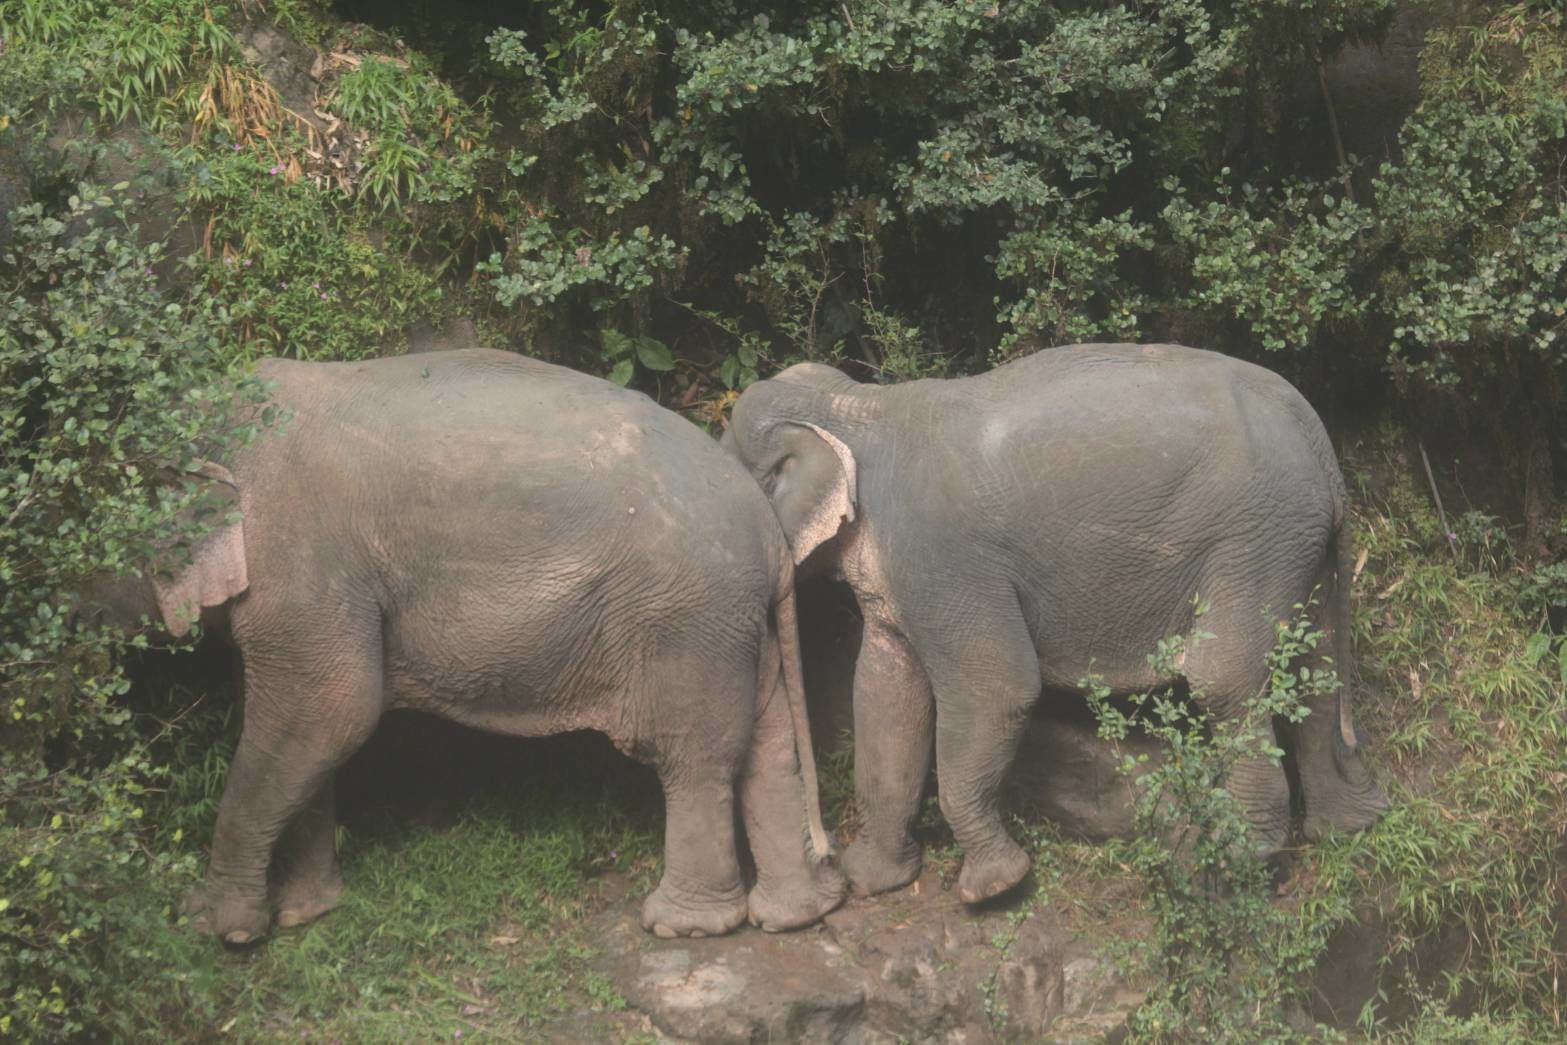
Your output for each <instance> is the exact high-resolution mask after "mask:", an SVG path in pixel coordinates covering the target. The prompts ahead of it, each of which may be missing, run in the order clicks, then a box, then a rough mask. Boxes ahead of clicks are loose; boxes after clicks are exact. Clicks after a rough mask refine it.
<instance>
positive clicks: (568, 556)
mask: <svg viewBox="0 0 1567 1045" xmlns="http://www.w3.org/2000/svg"><path fill="white" fill-rule="evenodd" d="M260 373H261V376H262V377H263V378H264V379H266V380H267V381H269V382H274V383H275V386H274V388H273V390H272V391H271V392H270V393H269V394H270V396H271V403H272V404H273V405H275V406H279V407H282V408H284V410H285V411H286V412H287V414H288V415H289V416H288V417H287V419H286V421H285V422H284V423H283V424H282V425H281V427H280V428H278V429H276V430H274V431H271V432H268V433H265V434H263V435H262V436H260V437H259V438H258V439H257V440H256V441H254V442H253V443H252V444H251V445H249V446H248V447H245V448H243V449H241V450H238V451H236V452H234V453H233V454H232V455H231V457H230V459H228V460H227V461H226V462H225V463H226V465H227V468H226V469H223V468H218V467H217V466H212V467H210V468H209V469H208V470H207V471H208V474H209V476H210V477H212V478H213V479H215V480H219V481H220V482H219V485H218V489H220V490H227V491H231V492H232V495H233V496H235V497H237V500H238V505H239V507H240V509H241V510H242V519H241V520H240V521H238V522H234V523H232V524H229V525H224V526H222V527H220V528H219V529H217V530H216V531H215V532H213V533H211V534H210V536H208V537H206V538H204V539H203V540H202V541H200V542H199V543H198V545H197V547H196V548H195V549H194V551H193V553H192V554H191V555H190V556H189V561H188V562H186V563H185V564H183V565H182V566H181V567H180V568H179V569H177V570H175V571H172V572H168V571H165V572H163V573H161V574H159V575H156V576H154V577H153V578H152V580H151V581H150V583H149V582H142V583H140V584H136V585H133V584H132V582H122V583H119V584H117V585H115V586H112V590H100V591H99V592H98V593H97V594H98V596H99V601H100V603H103V604H106V605H107V607H108V610H109V612H111V613H117V614H119V615H122V616H123V615H127V614H132V615H133V614H135V613H136V612H138V611H139V610H142V609H146V610H148V611H153V612H155V613H156V614H157V615H158V616H159V617H161V619H162V621H163V622H164V624H165V625H166V626H167V627H168V628H169V629H170V630H171V631H173V632H174V633H175V634H181V633H183V632H185V631H186V630H188V628H189V623H190V621H191V619H192V618H193V617H194V616H195V615H196V614H197V613H199V614H200V617H201V620H202V622H203V624H204V625H208V626H211V627H215V628H220V629H222V630H224V631H226V632H227V633H228V634H229V635H230V636H231V637H232V639H233V642H234V644H235V645H236V646H237V647H238V649H239V651H240V653H241V656H242V658H243V665H244V685H245V704H244V724H243V728H242V731H241V734H240V738H239V746H238V750H237V751H236V752H235V755H234V760H233V764H232V766H231V768H230V771H229V778H228V783H227V786H226V788H225V790H224V794H223V800H222V805H221V807H220V810H219V813H218V823H217V831H216V834H215V837H214V839H213V843H212V859H211V864H210V868H209V871H208V874H207V880H206V884H205V886H204V888H203V890H202V894H201V895H200V896H199V897H198V900H199V902H198V904H197V908H198V910H199V911H200V912H201V917H202V919H203V920H204V921H205V922H206V923H207V925H208V926H209V927H210V929H211V930H212V931H213V932H215V933H217V934H218V935H219V936H221V937H222V938H223V939H224V940H226V941H229V942H230V943H244V942H247V941H251V940H254V939H257V938H259V937H260V936H261V935H263V934H264V933H265V932H266V931H267V930H268V928H269V926H270V923H271V910H270V906H269V896H268V887H267V876H268V868H269V865H270V864H272V863H273V862H274V859H276V862H277V866H278V869H279V871H280V872H281V874H282V876H283V880H282V882H281V884H280V885H279V886H278V887H277V888H276V891H275V894H274V896H273V897H271V899H272V900H274V901H275V903H276V907H277V909H278V924H280V925H282V926H284V927H287V926H290V925H297V924H300V923H302V922H305V921H308V920H310V919H312V918H315V917H317V916H318V915H320V914H322V913H324V912H325V911H326V910H328V909H329V908H330V907H331V906H332V905H333V904H334V902H335V900H336V898H337V896H338V894H339V893H340V892H341V890H342V884H341V879H340V877H339V872H338V867H337V861H336V854H335V852H334V847H333V833H334V813H333V794H332V774H333V770H334V769H336V768H337V767H338V766H340V765H341V764H342V763H343V762H344V760H346V759H347V758H348V757H349V755H351V754H352V753H353V752H354V750H355V749H356V748H358V747H359V746H360V745H361V744H362V743H364V741H365V739H366V738H367V737H369V736H370V734H371V731H372V730H373V729H374V728H375V725H376V722H377V720H378V719H379V718H380V717H381V714H382V713H383V712H384V711H385V710H387V709H389V708H420V709H423V710H425V711H430V712H434V713H437V714H439V715H442V716H444V717H446V718H450V719H453V720H455V721H457V722H461V723H464V724H466V725H469V726H474V727H477V728H480V729H485V730H490V731H494V732H500V733H507V734H512V735H517V736H539V735H544V734H550V733H559V732H564V731H567V730H580V729H593V730H599V731H602V732H604V733H606V734H608V735H609V736H610V738H611V739H612V740H613V741H614V742H615V744H616V745H617V746H618V747H619V748H620V749H621V750H622V751H624V752H626V753H627V754H629V755H631V756H632V757H635V758H638V759H640V760H643V761H647V762H651V763H652V765H653V766H655V767H656V769H657V771H658V775H659V779H660V782H661V784H662V786H663V790H664V795H665V802H666V807H667V814H668V815H667V826H666V828H665V868H664V875H663V879H662V881H661V882H660V884H659V886H658V888H657V889H656V890H655V891H654V892H653V893H652V895H650V896H649V897H648V898H647V900H646V902H645V903H644V905H643V912H642V920H643V924H644V926H645V927H647V928H648V929H650V930H652V931H653V932H656V933H658V934H659V935H663V936H674V935H686V934H689V935H703V934H718V933H724V932H728V931H730V930H731V929H734V928H735V927H736V926H737V925H738V924H739V923H740V922H742V921H744V920H745V919H746V918H747V916H749V917H750V919H751V920H752V921H753V922H754V923H756V924H758V925H760V926H761V927H762V928H764V929H768V930H779V929H788V928H793V927H796V926H800V925H804V924H807V923H810V922H812V921H815V920H816V919H817V918H819V917H820V916H821V915H822V914H824V913H826V912H827V911H829V910H831V909H832V908H833V907H834V906H836V905H837V904H838V903H839V902H840V901H841V899H842V897H843V894H844V892H845V891H846V889H845V883H844V880H843V876H842V874H841V872H839V871H838V870H837V868H836V867H835V866H834V865H833V864H832V863H831V862H830V861H825V860H824V857H825V856H826V855H827V840H826V835H825V832H823V830H822V828H821V820H820V814H819V812H818V810H817V808H816V778H815V768H814V764H813V761H812V757H811V751H810V741H809V737H810V734H809V731H808V730H807V729H806V728H805V706H804V693H803V687H802V683H801V676H800V667H799V651H798V645H797V641H798V640H797V637H796V629H795V616H794V614H795V609H794V594H793V564H792V562H791V560H790V557H789V547H788V544H787V542H786V541H785V539H784V536H783V534H782V532H781V531H780V529H779V526H778V523H777V520H776V518H775V517H774V515H773V512H772V510H771V509H770V508H769V506H768V503H767V500H766V498H765V497H764V496H763V495H762V492H761V491H760V490H759V489H758V488H757V486H756V483H755V482H754V481H753V480H752V479H751V477H750V476H749V475H747V474H746V472H745V471H744V469H742V468H741V467H740V466H739V465H738V464H736V463H735V462H734V461H733V459H731V458H730V457H729V456H727V455H726V454H724V453H723V452H722V451H721V450H720V449H719V447H718V446H717V444H716V443H714V441H713V440H712V439H710V438H709V437H707V436H706V435H704V434H703V433H702V432H701V431H700V430H698V429H697V428H696V427H695V426H693V425H691V424H689V423H688V422H686V421H685V420H683V419H682V418H680V417H679V416H678V415H676V414H673V413H670V412H669V411H666V410H663V409H661V408H659V407H658V406H657V405H655V404H654V403H653V402H652V401H651V400H649V399H648V398H647V397H645V396H642V395H639V394H637V393H634V392H628V391H625V390H624V389H621V388H618V387H616V386H614V385H612V384H610V383H609V382H606V381H601V380H599V379H597V378H593V377H588V376H585V375H582V374H578V373H575V372H573V371H570V370H566V369H564V368H561V367H556V366H551V365H549V364H546V363H541V362H537V361H535V360H531V359H527V358H524V357H521V356H517V355H514V354H511V353H507V352H496V351H488V350H483V349H478V350H463V351H454V352H445V353H440V354H436V355H422V356H407V357H401V358H394V359H382V360H376V361H373V362H364V363H300V362H292V361H286V360H269V361H267V362H264V363H262V364H261V368H260ZM154 602H155V605H154ZM737 789H738V803H739V811H740V813H741V815H742V819H743V821H744V824H745V828H746V834H747V837H748V839H749V842H750V846H751V850H752V855H753V856H754V858H755V865H756V872H757V873H756V881H755V885H754V887H753V888H752V889H751V890H750V892H749V894H747V892H746V890H745V889H744V888H743V884H742V880H741V872H740V866H739V863H738V861H737V859H736V839H735V813H736V797H737ZM808 836H809V837H808Z"/></svg>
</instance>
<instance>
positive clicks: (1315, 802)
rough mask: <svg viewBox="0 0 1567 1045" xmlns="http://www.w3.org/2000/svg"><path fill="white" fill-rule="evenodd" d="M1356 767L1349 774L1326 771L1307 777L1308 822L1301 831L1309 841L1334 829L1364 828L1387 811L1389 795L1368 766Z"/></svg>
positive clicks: (1345, 830)
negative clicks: (1343, 774)
mask: <svg viewBox="0 0 1567 1045" xmlns="http://www.w3.org/2000/svg"><path fill="white" fill-rule="evenodd" d="M1356 768H1357V769H1358V770H1359V771H1358V772H1354V773H1351V774H1350V775H1349V778H1346V777H1344V776H1340V775H1339V774H1337V773H1324V774H1322V775H1321V778H1320V779H1313V780H1306V781H1303V790H1304V792H1305V794H1304V796H1303V797H1304V799H1305V803H1306V822H1305V824H1304V825H1303V826H1302V828H1301V831H1302V833H1303V834H1304V835H1305V836H1306V840H1307V841H1310V842H1316V841H1320V840H1321V839H1322V838H1324V837H1326V836H1327V835H1328V834H1330V833H1332V832H1334V831H1343V832H1354V831H1361V830H1364V829H1365V828H1368V827H1370V826H1371V825H1372V824H1374V823H1376V822H1377V821H1378V820H1380V819H1381V818H1382V814H1383V813H1386V812H1387V809H1388V800H1387V795H1386V794H1385V793H1384V792H1383V790H1382V789H1381V788H1380V787H1378V786H1377V785H1376V784H1375V783H1373V782H1372V780H1371V776H1370V774H1368V773H1367V772H1366V771H1365V769H1364V767H1359V766H1357V767H1356Z"/></svg>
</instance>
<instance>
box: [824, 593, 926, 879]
mask: <svg viewBox="0 0 1567 1045" xmlns="http://www.w3.org/2000/svg"><path fill="white" fill-rule="evenodd" d="M935 713H936V709H935V702H934V699H933V698H932V695H931V687H930V680H929V679H928V678H927V677H926V674H925V669H924V668H923V667H922V666H921V665H920V660H919V657H918V656H916V655H915V652H914V647H913V646H911V645H910V644H909V642H908V640H907V639H905V638H904V637H903V636H902V635H899V634H898V633H897V632H895V631H893V630H891V629H890V628H888V627H887V626H885V625H882V624H878V623H876V622H874V621H871V620H866V622H865V636H864V638H863V639H862V640H861V643H860V656H859V660H858V661H856V663H855V665H854V794H855V802H856V803H857V805H858V806H859V812H860V819H861V822H862V824H863V827H862V828H861V831H860V835H859V837H858V838H856V839H855V840H854V841H853V842H852V843H851V844H850V845H849V847H848V848H847V849H846V850H845V851H844V854H843V869H844V871H845V872H847V874H848V876H849V882H850V884H851V885H852V886H853V887H854V891H855V892H857V893H859V894H861V895H865V896H870V895H874V894H876V893H882V892H886V891H887V890H889V889H897V888H900V887H901V886H905V885H908V884H909V883H910V882H912V881H914V879H915V878H918V877H919V873H920V849H919V845H918V844H917V843H916V842H915V841H914V819H915V817H916V816H917V815H918V814H919V805H920V796H921V795H922V794H923V793H924V790H925V779H926V777H927V776H928V775H929V773H930V757H931V738H932V730H933V726H934V722H935Z"/></svg>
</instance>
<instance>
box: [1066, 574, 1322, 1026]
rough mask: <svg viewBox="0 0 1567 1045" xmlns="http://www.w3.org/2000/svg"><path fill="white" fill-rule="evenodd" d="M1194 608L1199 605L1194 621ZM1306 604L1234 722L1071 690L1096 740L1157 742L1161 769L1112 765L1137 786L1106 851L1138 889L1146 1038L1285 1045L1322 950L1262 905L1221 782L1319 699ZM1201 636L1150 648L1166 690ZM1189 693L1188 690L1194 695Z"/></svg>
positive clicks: (1240, 813) (1172, 702)
mask: <svg viewBox="0 0 1567 1045" xmlns="http://www.w3.org/2000/svg"><path fill="white" fill-rule="evenodd" d="M1202 609H1203V607H1202V605H1201V603H1198V604H1197V610H1198V619H1199V620H1200V619H1201V611H1202ZM1306 609H1307V607H1305V606H1297V607H1295V610H1296V613H1295V616H1294V618H1293V619H1292V620H1291V621H1289V622H1285V623H1282V624H1280V625H1279V633H1278V639H1277V641H1276V642H1275V644H1274V647H1273V649H1272V651H1271V652H1270V653H1269V654H1268V663H1269V665H1270V667H1271V668H1272V671H1271V673H1270V677H1269V682H1268V685H1267V687H1266V688H1265V689H1263V690H1262V691H1261V692H1260V693H1257V694H1255V695H1253V696H1252V697H1251V698H1250V699H1249V700H1248V701H1247V702H1246V704H1245V707H1244V710H1243V712H1242V714H1241V715H1240V716H1239V717H1238V718H1236V719H1232V720H1227V721H1223V722H1218V721H1214V720H1213V719H1211V718H1210V717H1208V716H1206V715H1204V714H1202V713H1200V712H1198V711H1197V710H1196V708H1195V706H1194V705H1193V704H1192V703H1190V702H1188V701H1185V700H1182V699H1181V698H1179V697H1178V696H1176V695H1175V694H1173V693H1171V692H1169V691H1158V690H1155V691H1151V692H1147V693H1141V694H1136V695H1133V696H1132V697H1131V698H1130V699H1129V702H1127V703H1121V702H1115V701H1112V700H1111V694H1110V691H1109V688H1108V687H1107V686H1106V685H1105V684H1104V682H1103V681H1102V680H1100V679H1098V678H1094V677H1089V678H1087V679H1084V680H1083V683H1082V685H1083V686H1084V687H1085V689H1086V690H1087V692H1088V694H1089V698H1090V702H1091V704H1092V707H1093V709H1094V714H1095V716H1096V717H1097V719H1098V722H1099V735H1100V736H1101V737H1103V738H1105V739H1107V740H1110V741H1112V742H1117V741H1121V740H1124V739H1125V738H1126V737H1127V735H1128V733H1129V732H1130V731H1131V730H1132V729H1134V728H1140V729H1142V730H1143V731H1144V732H1145V733H1147V734H1148V735H1149V736H1151V737H1153V738H1154V739H1155V740H1157V741H1159V743H1160V744H1161V746H1162V747H1163V749H1164V758H1163V760H1162V761H1160V762H1158V763H1156V764H1154V765H1152V766H1149V765H1147V764H1145V761H1144V760H1146V757H1147V756H1141V757H1134V756H1131V755H1126V756H1123V759H1122V763H1121V766H1120V771H1121V772H1122V773H1123V774H1124V775H1126V776H1127V777H1128V778H1129V779H1130V780H1132V781H1133V783H1134V785H1135V798H1134V805H1133V822H1134V826H1135V829H1136V836H1135V837H1134V838H1133V839H1131V840H1128V841H1121V842H1114V843H1112V845H1113V846H1114V847H1115V849H1116V854H1115V858H1116V859H1117V860H1118V861H1119V862H1121V863H1123V864H1125V865H1127V866H1129V867H1130V868H1132V869H1133V870H1134V871H1135V872H1136V873H1137V874H1138V876H1139V877H1140V878H1141V879H1142V882H1143V884H1144V886H1145V887H1146V889H1147V904H1148V907H1149V909H1150V913H1151V915H1152V919H1153V927H1152V932H1151V934H1150V935H1149V936H1148V937H1147V938H1146V939H1144V940H1141V941H1139V942H1138V943H1137V945H1136V949H1135V951H1134V954H1133V957H1134V959H1135V960H1136V961H1137V962H1138V964H1140V965H1142V966H1143V967H1144V968H1146V969H1147V970H1148V971H1151V972H1153V973H1155V974H1156V977H1157V979H1156V982H1155V986H1154V987H1153V989H1152V991H1151V992H1150V993H1149V995H1148V997H1147V1000H1146V1001H1145V1002H1144V1003H1143V1005H1142V1006H1141V1007H1140V1008H1139V1009H1138V1010H1137V1012H1136V1013H1135V1014H1134V1016H1133V1019H1132V1029H1133V1032H1134V1033H1135V1034H1136V1035H1137V1036H1139V1037H1146V1038H1147V1039H1149V1040H1157V1041H1188V1040H1189V1041H1223V1042H1250V1041H1260V1040H1270V1041H1277V1040H1285V1039H1289V1038H1290V1037H1292V1033H1293V1032H1292V1031H1291V1029H1290V1027H1289V1025H1288V1023H1287V1022H1286V1020H1285V1010H1286V1006H1287V1005H1288V1003H1289V1002H1291V1001H1292V1000H1293V998H1294V994H1295V992H1296V991H1298V990H1299V989H1300V985H1301V983H1302V979H1301V977H1302V974H1304V973H1306V972H1308V971H1309V970H1310V969H1311V968H1312V966H1313V965H1314V964H1315V961H1316V958H1317V956H1318V954H1319V953H1320V950H1321V947H1322V944H1323V942H1324V940H1323V938H1322V936H1321V935H1320V932H1319V931H1318V927H1317V926H1316V923H1315V922H1314V921H1312V920H1310V919H1302V918H1301V917H1300V915H1299V913H1298V912H1295V911H1291V910H1288V909H1287V908H1285V907H1282V906H1280V905H1277V904H1276V903H1275V902H1274V896H1273V890H1272V889H1271V888H1270V886H1271V874H1270V871H1269V869H1268V866H1267V864H1266V863H1265V862H1264V860H1263V859H1262V858H1261V857H1260V856H1259V855H1258V853H1257V851H1256V848H1255V846H1254V845H1253V844H1252V838H1251V826H1250V824H1249V822H1248V821H1247V818H1246V811H1245V808H1244V807H1243V806H1242V804H1241V802H1240V800H1239V799H1237V798H1236V797H1235V796H1234V795H1233V794H1232V793H1231V792H1230V791H1229V790H1228V789H1227V788H1226V786H1225V783H1226V780H1227V779H1228V777H1229V775H1230V774H1231V772H1232V771H1234V769H1235V768H1236V767H1237V766H1239V765H1241V764H1242V763H1244V762H1247V761H1251V760H1255V759H1277V758H1279V757H1280V756H1281V755H1282V754H1283V751H1282V750H1281V749H1280V748H1279V747H1278V744H1277V742H1276V741H1275V738H1274V735H1273V723H1274V720H1275V719H1279V720H1282V721H1287V722H1299V721H1301V720H1302V719H1303V718H1304V717H1305V715H1306V714H1307V710H1306V705H1307V702H1308V700H1310V699H1312V698H1314V697H1316V696H1318V695H1321V694H1327V693H1331V692H1332V691H1333V690H1334V689H1335V688H1337V686H1338V680H1337V678H1336V676H1335V675H1334V674H1333V672H1331V671H1323V670H1318V669H1313V667H1311V666H1310V664H1308V663H1303V660H1304V659H1305V658H1306V655H1307V654H1310V653H1311V652H1312V651H1314V650H1315V649H1316V648H1317V646H1318V644H1319V643H1320V642H1321V640H1322V637H1323V636H1322V632H1320V631H1318V630H1316V629H1315V628H1313V627H1312V625H1311V623H1310V621H1309V619H1308V618H1307V616H1306ZM1212 637H1213V636H1212V635H1210V634H1208V633H1206V632H1202V631H1193V632H1192V633H1191V634H1189V635H1185V636H1175V637H1172V638H1168V639H1165V640H1163V641H1161V642H1160V643H1159V647H1158V650H1157V651H1156V652H1155V653H1153V654H1152V655H1150V657H1149V663H1150V664H1151V665H1152V666H1153V668H1154V670H1155V671H1156V672H1157V673H1158V674H1159V675H1160V676H1161V677H1163V678H1166V679H1170V680H1174V679H1175V678H1177V677H1178V676H1179V675H1180V674H1181V672H1180V668H1179V665H1180V664H1181V663H1182V662H1184V659H1185V654H1186V653H1188V652H1189V651H1190V650H1191V649H1192V648H1194V647H1195V646H1196V645H1198V644H1200V643H1202V642H1204V641H1206V640H1207V639H1211V638H1212ZM1199 696H1200V694H1199Z"/></svg>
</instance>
